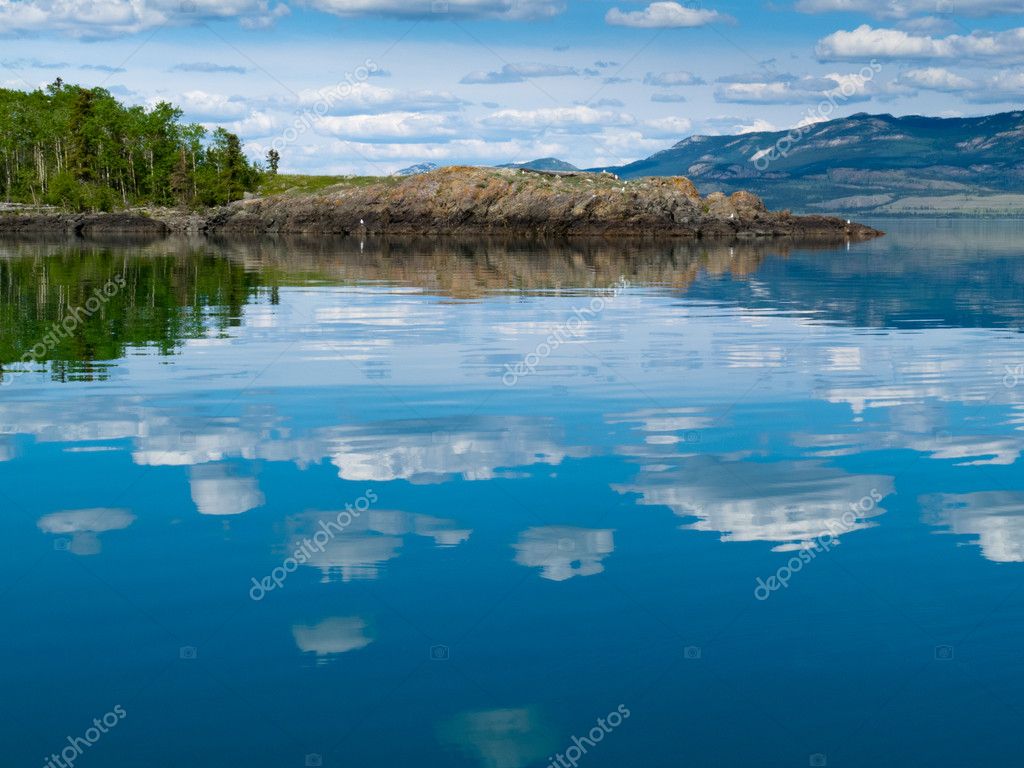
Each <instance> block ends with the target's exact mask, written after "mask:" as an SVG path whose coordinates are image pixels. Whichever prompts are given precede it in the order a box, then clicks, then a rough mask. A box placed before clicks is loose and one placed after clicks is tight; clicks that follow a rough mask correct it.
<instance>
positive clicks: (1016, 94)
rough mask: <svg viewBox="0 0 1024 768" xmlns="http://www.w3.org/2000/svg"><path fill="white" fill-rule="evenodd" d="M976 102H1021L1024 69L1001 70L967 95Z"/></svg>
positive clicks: (1023, 96)
mask: <svg viewBox="0 0 1024 768" xmlns="http://www.w3.org/2000/svg"><path fill="white" fill-rule="evenodd" d="M966 99H967V101H970V102H973V103H975V104H999V103H1002V102H1020V101H1021V100H1022V99H1024V70H1017V71H1016V72H1010V71H1005V72H1000V73H999V74H997V75H995V76H994V77H991V78H989V79H988V80H986V81H985V82H984V83H983V84H981V85H979V86H977V87H976V88H975V89H973V90H971V91H970V92H969V93H968V94H967V95H966Z"/></svg>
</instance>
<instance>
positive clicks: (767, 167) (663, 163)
mask: <svg viewBox="0 0 1024 768" xmlns="http://www.w3.org/2000/svg"><path fill="white" fill-rule="evenodd" d="M499 167H501V168H530V169H533V170H538V171H562V172H573V171H579V170H580V169H579V168H577V167H576V166H574V165H572V164H570V163H567V162H565V161H564V160H559V159H558V158H554V157H544V158H540V159H537V160H531V161H530V162H528V163H510V164H506V165H502V166H499ZM436 168H437V166H436V165H435V164H434V163H422V164H420V165H414V166H411V167H409V168H406V169H403V170H401V171H399V172H398V174H397V175H400V176H408V175H414V174H418V173H425V172H427V171H431V170H434V169H436ZM588 170H591V171H605V170H606V171H610V172H612V173H615V174H617V175H618V176H620V177H622V178H625V179H636V178H640V177H643V176H686V177H687V178H689V179H690V180H691V181H693V183H694V184H696V185H697V188H698V189H699V190H700V192H701V194H704V195H707V194H710V193H711V192H715V191H721V192H725V193H726V194H731V193H733V192H738V191H740V190H748V191H750V192H754V193H755V194H757V195H760V196H761V197H762V198H764V201H765V203H766V204H767V205H768V207H769V208H770V209H772V210H778V209H785V208H789V209H791V210H793V211H794V212H798V213H829V214H838V215H844V216H845V215H857V216H864V215H867V214H871V215H907V214H941V215H944V216H948V215H967V216H983V215H1000V214H1003V215H1005V214H1012V215H1024V112H1005V113H1003V114H998V115H989V116H987V117H958V118H939V117H916V116H915V117H893V116H892V115H869V114H865V113H861V114H856V115H852V116H851V117H845V118H841V119H838V120H829V121H827V122H822V123H816V124H814V125H810V126H806V127H804V128H798V129H794V130H792V131H759V132H757V133H744V134H740V135H734V136H691V137H690V138H688V139H684V140H683V141H680V142H679V143H678V144H676V145H675V146H673V147H671V148H669V149H666V150H664V151H662V152H658V153H657V154H654V155H651V156H650V157H648V158H646V159H645V160H638V161H637V162H635V163H629V164H628V165H623V166H618V167H613V166H609V167H600V168H590V169H588Z"/></svg>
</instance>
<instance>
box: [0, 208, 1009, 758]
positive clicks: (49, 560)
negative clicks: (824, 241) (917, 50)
mask: <svg viewBox="0 0 1024 768" xmlns="http://www.w3.org/2000/svg"><path fill="white" fill-rule="evenodd" d="M881 226H882V228H883V229H886V230H888V231H889V235H888V236H887V237H886V238H884V239H882V240H878V241H874V242H870V243H864V244H854V245H850V246H842V247H836V248H824V249H823V248H810V247H800V246H798V245H765V244H747V245H733V246H732V247H730V246H727V245H719V246H716V245H711V244H701V245H685V244H645V245H640V244H632V245H630V244H608V243H605V244H599V243H577V244H574V245H572V246H564V245H556V244H549V245H543V244H527V243H512V244H509V243H500V242H487V241H434V240H421V241H416V240H405V241H399V242H388V243H382V242H371V241H368V242H363V243H360V242H359V241H333V242H332V241H301V240H282V241H279V242H259V243H246V242H243V241H228V242H223V243H219V242H205V241H201V242H182V241H164V242H157V243H146V242H136V243H125V242H110V243H95V242H93V243H82V242H79V243H67V242H60V241H57V242H38V241H24V242H12V241H9V242H4V243H0V361H2V363H3V366H4V381H3V383H4V386H3V388H2V389H0V482H2V486H0V504H2V505H3V512H4V514H3V515H2V517H0V525H2V526H3V527H2V533H3V539H2V540H3V541H4V542H5V551H4V557H3V566H2V571H3V575H4V578H3V580H2V582H0V611H2V612H3V613H2V615H3V617H4V632H3V634H2V636H0V652H2V658H3V659H4V663H3V664H2V665H0V670H2V672H0V675H2V677H0V685H2V686H3V690H4V691H5V692H6V694H7V695H5V697H4V710H3V712H2V713H0V714H2V720H0V723H2V725H0V732H2V734H3V737H4V738H3V741H4V744H5V749H6V751H7V752H8V757H7V758H6V759H5V763H7V762H9V764H11V765H39V766H43V765H46V763H47V760H49V759H50V758H49V755H51V754H52V753H57V754H58V755H59V754H60V752H61V750H62V749H64V748H65V747H67V746H68V744H69V742H68V739H69V737H70V738H71V739H72V740H74V739H75V738H76V737H83V736H85V734H86V733H87V729H89V728H90V727H93V720H94V718H99V719H101V721H102V718H103V717H104V715H105V714H108V713H111V712H112V711H114V708H115V707H116V706H119V707H121V708H122V709H123V711H124V713H125V715H124V717H123V718H122V717H116V718H115V720H116V721H117V724H116V726H114V727H112V728H109V729H108V730H107V732H106V733H103V734H102V735H99V738H97V739H96V740H95V743H91V742H90V743H88V744H86V745H84V746H81V745H82V742H81V741H79V742H78V743H79V744H80V754H77V753H76V755H75V759H74V761H73V762H74V764H75V765H76V766H88V765H95V766H103V767H104V768H122V767H124V768H127V767H129V766H132V767H134V766H147V767H150V768H161V767H163V766H167V768H171V767H173V768H180V766H183V765H192V766H224V765H245V766H261V767H262V766H268V767H269V766H274V767H278V766H297V767H298V766H306V765H309V766H317V765H321V764H322V765H325V766H344V765H368V764H373V765H377V766H412V765H430V766H433V765H443V766H487V767H489V768H520V767H526V766H546V765H548V764H549V761H552V760H555V761H556V763H555V764H559V763H558V762H557V757H556V756H557V755H559V754H561V755H563V760H568V761H569V762H566V763H562V764H563V765H564V764H572V761H575V762H576V763H577V764H578V765H586V766H594V767H595V768H598V767H599V766H623V765H636V764H644V765H649V766H679V765H687V766H733V765H735V766H739V765H757V766H804V765H808V764H810V765H829V766H832V765H836V766H844V765H845V766H867V765H871V766H886V765H900V766H906V765H930V766H963V765H1006V764H1013V763H1015V762H1017V761H1018V760H1019V754H1020V747H1019V737H1018V728H1019V720H1020V717H1021V715H1022V712H1024V704H1021V702H1020V693H1021V690H1022V684H1024V657H1022V656H1021V652H1020V648H1021V646H1022V642H1024V619H1022V608H1024V594H1022V593H1021V587H1022V586H1024V574H1022V568H1024V565H1022V564H1024V473H1022V472H1021V457H1020V454H1021V450H1022V448H1024V433H1022V429H1024V347H1022V343H1021V342H1022V336H1021V328H1022V324H1024V287H1022V286H1024V246H1021V243H1022V242H1024V240H1022V235H1024V224H1022V223H1020V222H992V221H985V222H970V221H967V222H896V221H893V222H884V223H882V224H881ZM97 290H99V291H100V293H99V294H97V293H96V291H97ZM93 297H101V299H102V300H100V299H97V301H98V303H97V302H93V306H94V307H97V309H96V311H95V312H92V311H89V309H88V302H89V300H90V298H93ZM69 317H74V320H73V321H69V320H68V318H69ZM625 712H628V717H627V716H623V715H622V713H625ZM611 713H620V716H619V717H617V718H616V717H614V716H613V717H610V714H611ZM599 722H600V723H602V724H603V728H602V726H601V725H599ZM594 728H597V729H598V732H599V735H600V739H599V740H596V743H594V744H593V745H592V746H588V744H587V742H583V741H576V742H574V737H577V738H582V737H587V735H588V734H589V733H590V732H591V731H592V729H594ZM93 735H97V734H96V732H95V731H94V732H93V733H91V734H89V736H90V737H91V736H93ZM592 735H594V736H597V735H598V734H597V733H595V734H592ZM577 744H580V745H582V747H584V748H586V750H587V751H586V754H583V751H582V748H580V747H578V746H577ZM567 753H568V758H567V757H565V756H566V754H567Z"/></svg>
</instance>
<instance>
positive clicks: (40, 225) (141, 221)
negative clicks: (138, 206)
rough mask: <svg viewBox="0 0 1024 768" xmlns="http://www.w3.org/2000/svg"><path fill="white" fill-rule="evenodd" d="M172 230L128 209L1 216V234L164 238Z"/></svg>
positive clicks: (40, 212) (158, 220)
mask: <svg viewBox="0 0 1024 768" xmlns="http://www.w3.org/2000/svg"><path fill="white" fill-rule="evenodd" d="M172 229H173V228H172V227H170V226H168V224H167V223H165V222H164V221H162V220H160V219H158V218H153V217H150V216H142V215H140V214H138V213H129V212H125V213H64V212H61V211H57V210H53V211H39V212H33V213H27V214H14V215H3V216H0V234H63V235H77V236H80V237H97V236H107V235H134V236H142V237H164V236H166V235H168V234H169V233H170V232H171V230H172Z"/></svg>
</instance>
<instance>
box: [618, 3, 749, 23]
mask: <svg viewBox="0 0 1024 768" xmlns="http://www.w3.org/2000/svg"><path fill="white" fill-rule="evenodd" d="M604 20H605V21H606V22H607V23H609V24H611V25H612V26H616V27H637V28H640V29H674V28H680V27H703V26H706V25H708V24H713V23H714V22H716V21H731V17H729V16H726V15H724V14H721V13H719V12H718V11H712V10H708V9H706V8H687V7H686V6H683V5H680V4H679V3H676V2H658V3H651V4H650V5H648V6H647V7H646V8H644V9H643V10H642V11H621V10H619V9H618V8H612V9H611V10H610V11H608V13H607V14H606V15H605V17H604Z"/></svg>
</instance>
